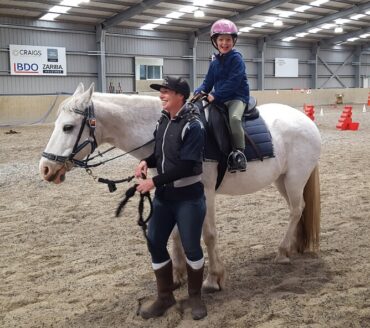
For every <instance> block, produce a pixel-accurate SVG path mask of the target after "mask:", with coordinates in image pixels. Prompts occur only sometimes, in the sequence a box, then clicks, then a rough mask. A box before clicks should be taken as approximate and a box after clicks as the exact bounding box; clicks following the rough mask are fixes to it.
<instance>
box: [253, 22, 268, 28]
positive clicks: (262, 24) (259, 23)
mask: <svg viewBox="0 0 370 328" xmlns="http://www.w3.org/2000/svg"><path fill="white" fill-rule="evenodd" d="M265 25H267V23H265V22H258V23H254V24H252V26H253V27H262V26H265Z"/></svg>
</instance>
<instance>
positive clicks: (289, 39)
mask: <svg viewBox="0 0 370 328" xmlns="http://www.w3.org/2000/svg"><path fill="white" fill-rule="evenodd" d="M296 38H297V37H295V36H289V37H287V38H284V39H283V41H287V42H289V41H292V40H295V39H296Z"/></svg>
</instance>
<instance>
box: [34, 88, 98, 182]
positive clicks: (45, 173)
mask: <svg viewBox="0 0 370 328" xmlns="http://www.w3.org/2000/svg"><path fill="white" fill-rule="evenodd" d="M93 92H94V84H91V86H90V87H89V89H88V90H86V91H84V86H83V84H82V83H80V84H79V86H78V87H77V89H76V91H75V93H74V94H73V96H72V97H70V98H68V99H66V100H65V101H63V102H62V103H61V104H60V106H59V115H58V118H57V120H56V121H55V127H54V131H53V133H52V135H51V137H50V140H49V142H48V144H47V146H46V148H45V151H44V152H43V153H42V157H41V160H40V164H39V169H40V174H41V176H42V178H43V179H45V180H47V181H49V182H51V181H53V182H54V183H57V184H58V183H61V182H63V181H64V178H65V173H66V171H69V170H71V168H72V167H73V166H75V165H79V166H83V162H81V160H83V159H84V158H85V157H86V156H88V155H89V154H90V153H92V152H93V151H94V149H95V147H96V140H95V135H94V131H95V116H94V109H93V103H92V100H91V97H92V94H93Z"/></svg>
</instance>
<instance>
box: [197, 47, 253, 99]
mask: <svg viewBox="0 0 370 328" xmlns="http://www.w3.org/2000/svg"><path fill="white" fill-rule="evenodd" d="M212 88H213V89H214V90H213V92H212V95H213V96H214V97H215V101H216V102H218V103H225V102H226V101H229V100H241V101H243V102H244V103H246V104H248V102H249V84H248V79H247V74H246V67H245V64H244V61H243V57H242V55H241V54H240V53H239V52H237V51H236V50H235V49H232V50H231V51H230V52H228V53H227V54H225V55H221V54H217V55H215V59H214V60H213V61H212V62H211V64H210V66H209V69H208V73H207V75H206V77H205V79H204V81H203V83H202V85H201V86H200V87H199V88H197V89H196V90H195V92H194V93H199V92H201V91H203V92H206V93H210V92H211V91H212Z"/></svg>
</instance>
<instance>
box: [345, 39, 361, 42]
mask: <svg viewBox="0 0 370 328" xmlns="http://www.w3.org/2000/svg"><path fill="white" fill-rule="evenodd" d="M358 39H359V38H349V39H347V41H348V42H353V41H356V40H358Z"/></svg>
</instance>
